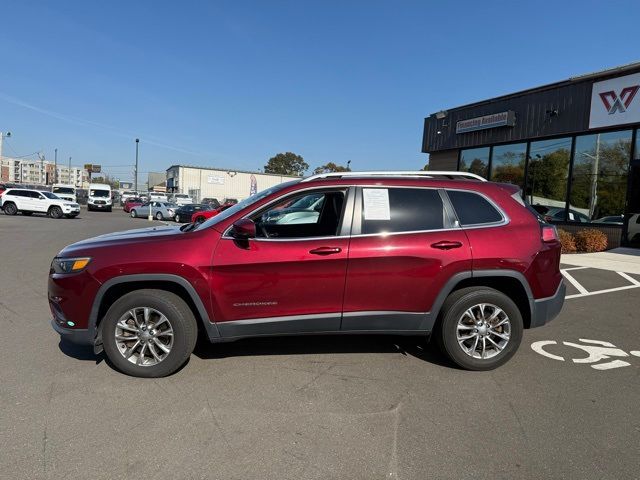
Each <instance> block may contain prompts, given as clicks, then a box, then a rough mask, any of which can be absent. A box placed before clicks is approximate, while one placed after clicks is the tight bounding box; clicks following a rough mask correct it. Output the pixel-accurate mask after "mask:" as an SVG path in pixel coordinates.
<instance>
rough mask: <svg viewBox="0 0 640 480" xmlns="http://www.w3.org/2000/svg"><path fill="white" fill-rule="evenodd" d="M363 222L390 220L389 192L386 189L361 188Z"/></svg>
mask: <svg viewBox="0 0 640 480" xmlns="http://www.w3.org/2000/svg"><path fill="white" fill-rule="evenodd" d="M362 198H363V200H364V219H365V220H391V210H390V208H389V190H387V189H386V188H363V189H362Z"/></svg>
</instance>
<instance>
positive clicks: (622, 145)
mask: <svg viewBox="0 0 640 480" xmlns="http://www.w3.org/2000/svg"><path fill="white" fill-rule="evenodd" d="M630 156H631V130H625V131H621V132H607V133H597V134H595V135H584V136H580V137H576V148H575V154H574V157H573V173H572V178H571V199H570V205H569V208H570V215H569V220H573V221H581V219H582V215H584V217H586V219H587V220H586V221H591V222H596V223H612V224H617V225H622V222H623V214H624V207H625V199H626V196H627V171H628V168H629V159H630ZM571 211H574V212H576V213H575V215H576V216H577V215H578V214H579V215H580V218H573V219H572V218H571Z"/></svg>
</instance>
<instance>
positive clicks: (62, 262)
mask: <svg viewBox="0 0 640 480" xmlns="http://www.w3.org/2000/svg"><path fill="white" fill-rule="evenodd" d="M90 261H91V258H90V257H79V258H58V257H56V258H54V259H53V262H51V272H50V273H78V272H81V271H82V270H84V269H85V268H87V265H89V262H90Z"/></svg>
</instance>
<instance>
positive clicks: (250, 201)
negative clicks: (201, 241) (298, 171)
mask: <svg viewBox="0 0 640 480" xmlns="http://www.w3.org/2000/svg"><path fill="white" fill-rule="evenodd" d="M299 181H300V180H293V181H291V182H285V183H281V184H280V185H276V186H275V187H271V188H267V189H266V190H262V191H261V192H258V193H256V194H255V195H251V196H250V197H248V198H245V199H244V200H242V201H241V202H239V203H236V204H235V205H234V206H233V207H229V208H227V209H226V210H224V211H222V212H220V213H219V214H218V215H216V216H215V217H211V218H210V219H209V220H207V221H206V222H204V223H201V224H200V226H199V227H198V229H201V228H208V227H211V226H212V225H215V224H217V223H218V222H221V221H223V220H226V219H227V218H229V217H231V216H233V215H235V214H236V213H238V212H239V211H241V210H243V209H245V208H247V207H248V206H250V205H253V204H254V203H256V202H259V201H260V200H262V199H263V198H266V197H268V196H269V195H271V194H272V193H275V192H278V191H280V190H282V189H284V188H286V187H290V186H291V185H295V184H296V183H298V182H299Z"/></svg>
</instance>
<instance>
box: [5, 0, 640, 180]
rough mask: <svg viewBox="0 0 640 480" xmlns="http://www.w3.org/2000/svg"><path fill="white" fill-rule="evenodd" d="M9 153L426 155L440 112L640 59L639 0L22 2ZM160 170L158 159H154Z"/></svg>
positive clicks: (13, 39)
mask: <svg viewBox="0 0 640 480" xmlns="http://www.w3.org/2000/svg"><path fill="white" fill-rule="evenodd" d="M2 11H3V13H2V16H1V17H0V46H1V48H0V131H5V132H6V131H11V132H12V134H13V136H12V138H11V139H10V140H9V141H7V142H5V149H4V152H3V154H4V155H6V156H15V155H27V154H30V153H32V152H35V151H43V152H44V153H45V155H46V157H47V159H53V150H54V148H58V159H59V161H65V162H66V161H67V159H68V157H69V156H72V157H73V163H74V164H83V163H100V164H102V165H103V166H104V168H105V169H106V171H107V172H110V173H112V174H114V175H115V176H117V177H120V178H121V179H122V180H126V179H131V170H132V168H131V166H130V165H132V164H133V162H134V152H135V147H134V139H135V138H136V137H139V138H140V171H141V172H147V171H162V170H164V169H165V168H167V167H168V166H169V165H172V164H176V163H185V164H195V165H208V166H222V167H229V168H235V169H248V170H257V169H259V168H262V167H263V166H264V164H265V163H266V161H267V159H268V158H269V157H271V156H273V155H274V154H276V153H278V152H283V151H293V152H296V153H298V154H300V155H302V156H304V158H305V160H306V161H307V163H309V164H310V165H311V168H314V167H316V166H318V165H321V164H323V163H326V162H328V161H333V162H336V163H341V164H345V163H346V161H347V160H351V161H352V167H353V168H354V169H360V170H366V169H417V168H421V167H422V166H423V165H424V163H425V161H426V155H425V154H422V153H420V148H421V139H422V124H423V119H424V117H425V116H427V115H429V114H430V113H433V112H435V111H437V110H440V109H442V108H448V107H449V108H450V107H453V106H457V105H462V104H465V103H469V102H472V101H475V100H481V99H485V98H489V97H492V96H496V95H499V94H504V93H509V92H512V91H517V90H521V89H524V88H528V87H533V86H537V85H541V84H545V83H550V82H554V81H557V80H563V79H566V78H568V77H570V76H572V75H575V74H581V73H587V72H591V71H594V70H600V69H603V68H607V67H612V66H616V65H620V64H624V63H628V62H632V61H636V60H639V59H640V53H639V51H638V45H639V41H638V37H637V25H638V21H639V20H640V4H639V3H638V2H637V1H629V2H623V1H619V2H618V1H616V2H613V1H609V2H605V1H602V2H589V1H580V2H569V1H550V2H545V1H536V2H522V3H518V2H514V1H511V2H506V1H505V2H491V1H484V2H476V1H468V2H466V1H452V2H435V1H433V2H432V1H426V0H423V1H415V2H413V1H397V2H392V1H374V0H369V1H362V2H361V1H344V0H343V1H323V2H317V1H316V2H311V1H291V2H281V1H275V0H274V1H268V2H267V1H261V2H259V1H255V2H245V1H229V2H213V1H199V2H196V1H188V0H183V1H180V2H176V1H175V0H173V1H152V0H146V1H130V2H125V1H110V2H87V1H60V2H45V1H42V2H34V1H29V0H20V1H16V0H14V1H8V2H5V4H4V5H3V7H2ZM145 178H146V176H145Z"/></svg>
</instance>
